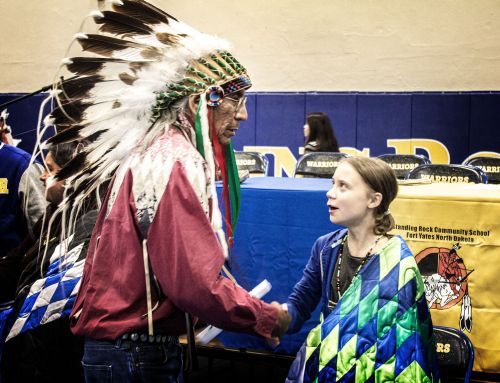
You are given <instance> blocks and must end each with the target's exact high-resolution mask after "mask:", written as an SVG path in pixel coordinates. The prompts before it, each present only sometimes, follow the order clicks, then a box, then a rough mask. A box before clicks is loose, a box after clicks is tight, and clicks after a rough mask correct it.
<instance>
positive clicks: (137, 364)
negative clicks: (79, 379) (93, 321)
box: [82, 338, 183, 383]
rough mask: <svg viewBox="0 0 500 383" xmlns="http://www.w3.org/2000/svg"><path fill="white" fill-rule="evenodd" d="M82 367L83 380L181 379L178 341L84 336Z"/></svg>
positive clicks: (113, 382) (99, 382) (146, 381)
mask: <svg viewBox="0 0 500 383" xmlns="http://www.w3.org/2000/svg"><path fill="white" fill-rule="evenodd" d="M82 365H83V371H84V374H85V381H86V382H87V383H94V382H95V383H132V382H134V383H138V382H141V383H142V382H144V383H156V382H162V383H173V382H175V383H182V382H183V376H182V348H181V346H180V345H179V344H178V342H170V343H168V342H167V343H142V342H140V341H138V342H134V341H131V340H121V339H119V340H117V341H114V342H113V341H111V342H110V341H105V340H95V339H90V338H86V339H85V349H84V354H83V360H82Z"/></svg>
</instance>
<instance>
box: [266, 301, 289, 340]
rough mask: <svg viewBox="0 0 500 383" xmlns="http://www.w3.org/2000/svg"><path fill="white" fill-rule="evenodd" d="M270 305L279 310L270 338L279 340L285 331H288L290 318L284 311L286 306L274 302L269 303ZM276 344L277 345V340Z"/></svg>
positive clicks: (286, 311)
mask: <svg viewBox="0 0 500 383" xmlns="http://www.w3.org/2000/svg"><path fill="white" fill-rule="evenodd" d="M271 305H273V306H274V307H276V308H277V309H278V310H279V313H278V318H277V319H276V323H275V325H274V328H273V331H272V332H271V337H272V338H281V337H282V336H283V335H284V334H285V333H286V330H288V326H289V325H290V322H291V321H292V318H291V317H290V315H289V314H288V310H286V305H281V304H279V303H278V302H276V301H274V302H271ZM277 344H279V339H278V343H277Z"/></svg>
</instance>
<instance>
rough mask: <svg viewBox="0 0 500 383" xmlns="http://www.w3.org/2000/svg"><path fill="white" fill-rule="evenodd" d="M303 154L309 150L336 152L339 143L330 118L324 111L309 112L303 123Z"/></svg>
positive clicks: (309, 151)
mask: <svg viewBox="0 0 500 383" xmlns="http://www.w3.org/2000/svg"><path fill="white" fill-rule="evenodd" d="M304 137H305V139H306V142H305V144H304V154H305V153H311V152H338V151H339V144H338V143H337V138H336V137H335V133H334V132H333V128H332V124H331V122H330V119H329V118H328V116H327V115H326V114H325V113H319V112H315V113H309V114H308V115H307V121H306V124H305V125H304Z"/></svg>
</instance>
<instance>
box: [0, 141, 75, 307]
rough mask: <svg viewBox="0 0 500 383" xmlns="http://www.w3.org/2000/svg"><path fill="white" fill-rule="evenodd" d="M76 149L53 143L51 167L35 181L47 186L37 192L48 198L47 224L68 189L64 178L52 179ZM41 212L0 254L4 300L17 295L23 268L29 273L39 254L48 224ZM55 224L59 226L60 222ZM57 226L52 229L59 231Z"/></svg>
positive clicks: (0, 289) (0, 299)
mask: <svg viewBox="0 0 500 383" xmlns="http://www.w3.org/2000/svg"><path fill="white" fill-rule="evenodd" d="M74 151H75V148H74V146H73V145H71V144H61V145H57V146H55V147H53V148H52V149H51V150H49V151H48V153H47V156H46V157H45V163H46V166H47V168H46V169H45V170H44V171H43V173H42V174H41V175H39V177H38V178H39V181H40V182H38V181H35V180H33V181H32V182H33V184H34V185H38V184H40V185H42V187H44V190H42V191H39V190H38V188H37V189H36V193H37V195H38V194H40V193H41V194H42V195H45V200H46V203H47V202H48V205H46V209H45V223H46V224H47V223H48V221H49V219H50V217H51V215H52V212H53V211H54V210H55V209H56V207H57V205H58V204H59V202H61V201H62V193H63V191H64V186H63V185H64V184H63V183H62V182H55V183H54V182H52V180H53V178H54V177H53V176H54V174H55V172H57V170H59V169H60V168H61V167H62V166H64V165H65V164H66V163H67V162H69V160H70V159H71V158H72V156H73V153H74ZM47 181H48V182H47ZM21 184H22V183H21ZM40 206H41V204H40ZM37 216H39V218H38V221H37V222H35V223H34V224H33V227H32V230H31V231H28V232H26V235H25V236H24V238H23V240H22V241H21V242H19V244H18V245H17V246H16V247H15V248H13V249H11V250H10V251H9V252H8V254H6V255H5V256H4V257H2V258H0V302H6V301H11V300H12V299H14V297H15V292H16V286H17V284H18V282H19V277H20V274H21V272H24V273H26V272H27V268H28V265H29V264H30V262H32V258H37V255H38V246H37V248H36V249H34V248H33V246H34V244H35V243H37V241H38V239H39V238H40V236H41V234H42V231H43V228H42V226H43V224H44V219H43V216H42V215H39V214H38V212H37ZM54 226H55V227H56V226H57V225H54ZM55 227H54V228H53V230H52V233H55V231H56V230H55ZM45 229H46V227H45ZM30 255H31V256H30Z"/></svg>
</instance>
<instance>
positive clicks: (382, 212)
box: [287, 157, 439, 382]
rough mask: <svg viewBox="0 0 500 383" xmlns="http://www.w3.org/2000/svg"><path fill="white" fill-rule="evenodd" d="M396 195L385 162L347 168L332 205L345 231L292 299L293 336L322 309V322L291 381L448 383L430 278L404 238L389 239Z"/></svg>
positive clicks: (316, 250) (320, 250)
mask: <svg viewBox="0 0 500 383" xmlns="http://www.w3.org/2000/svg"><path fill="white" fill-rule="evenodd" d="M397 190H398V187H397V182H396V177H395V175H394V173H393V171H392V169H391V168H390V167H389V165H387V164H386V163H385V162H383V161H381V160H379V159H375V158H365V157H350V158H345V159H343V160H342V161H341V162H340V165H339V167H338V168H337V170H336V172H335V174H334V176H333V185H332V188H331V189H330V190H329V191H328V193H327V197H328V203H327V205H328V210H329V213H330V220H331V222H332V223H334V224H338V225H342V226H345V227H346V229H341V230H337V231H335V232H332V233H330V234H327V235H325V236H322V237H320V238H318V240H317V241H316V243H315V244H314V247H313V249H312V255H311V258H310V260H309V263H308V265H307V267H306V268H305V270H304V275H303V277H302V279H301V280H300V282H299V283H297V285H296V286H295V287H294V290H293V292H292V294H291V295H290V296H289V298H288V302H287V307H288V312H289V314H290V315H291V318H292V322H291V324H290V327H289V330H288V332H296V331H298V330H299V329H300V327H301V326H302V323H303V322H304V321H306V320H307V319H308V318H309V317H310V315H311V312H312V311H313V310H314V309H315V307H316V305H317V304H318V302H321V323H320V324H319V325H318V326H317V327H316V328H315V329H313V330H312V331H311V332H310V333H309V335H308V337H307V340H306V343H305V344H304V345H303V347H302V348H301V350H300V351H299V353H298V355H297V359H296V360H295V362H294V364H293V365H292V367H291V369H290V372H289V376H288V379H287V382H312V381H314V382H316V381H318V382H337V381H342V382H365V381H374V382H382V381H383V382H388V381H392V382H394V381H405V382H406V381H408V382H417V381H424V380H426V379H429V380H426V381H431V382H432V381H435V382H437V381H439V378H438V371H437V364H436V362H435V348H434V347H435V346H434V340H433V336H432V323H431V319H430V314H429V310H428V308H427V302H426V300H425V293H424V284H423V281H422V278H421V276H420V273H419V271H418V268H417V265H416V263H415V260H414V258H413V255H412V253H411V251H410V249H409V248H408V246H407V245H406V243H405V241H404V240H403V239H402V238H401V237H399V236H391V235H389V234H388V232H389V231H390V230H391V229H392V228H393V227H394V219H393V217H392V215H391V213H390V211H389V205H390V203H391V202H392V201H393V200H394V198H395V197H396V194H397ZM323 318H324V319H323ZM316 379H317V380H316Z"/></svg>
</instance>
